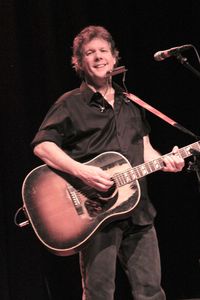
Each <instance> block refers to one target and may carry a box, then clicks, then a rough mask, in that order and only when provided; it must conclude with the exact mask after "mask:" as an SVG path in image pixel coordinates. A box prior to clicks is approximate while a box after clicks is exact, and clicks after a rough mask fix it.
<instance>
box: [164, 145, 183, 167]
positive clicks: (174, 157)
mask: <svg viewBox="0 0 200 300" xmlns="http://www.w3.org/2000/svg"><path fill="white" fill-rule="evenodd" d="M163 162H164V164H165V166H164V167H163V171H165V172H180V171H181V170H182V169H183V167H184V165H185V162H184V160H183V158H182V157H181V155H180V154H179V148H178V147H177V146H174V148H173V149H172V152H171V153H170V154H168V155H165V156H164V159H163Z"/></svg>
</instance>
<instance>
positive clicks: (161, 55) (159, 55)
mask: <svg viewBox="0 0 200 300" xmlns="http://www.w3.org/2000/svg"><path fill="white" fill-rule="evenodd" d="M191 48H193V46H192V45H190V44H188V45H183V46H178V47H173V48H170V49H168V50H162V51H158V52H156V53H155V54H154V59H155V60H156V61H162V60H164V59H165V58H168V57H171V56H177V55H179V54H180V53H181V52H183V51H186V50H189V49H191Z"/></svg>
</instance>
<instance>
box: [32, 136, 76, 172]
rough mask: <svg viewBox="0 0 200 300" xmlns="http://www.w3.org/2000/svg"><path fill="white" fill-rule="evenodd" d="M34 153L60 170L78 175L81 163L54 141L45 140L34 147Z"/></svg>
mask: <svg viewBox="0 0 200 300" xmlns="http://www.w3.org/2000/svg"><path fill="white" fill-rule="evenodd" d="M34 154H35V155H36V156H38V157H39V158H40V159H41V160H43V161H44V162H45V163H46V164H47V165H49V166H50V167H53V168H55V169H58V170H60V171H63V172H66V173H70V174H72V175H74V176H76V175H77V172H76V170H78V168H79V167H80V165H81V164H80V163H79V162H77V161H75V160H74V159H72V158H71V157H70V156H69V155H67V154H66V153H65V152H64V151H63V150H62V149H61V148H59V147H58V146H57V145H56V144H55V143H53V142H43V143H41V144H38V145H37V146H35V148H34Z"/></svg>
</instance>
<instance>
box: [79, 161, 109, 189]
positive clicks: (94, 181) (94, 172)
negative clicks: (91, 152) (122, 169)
mask: <svg viewBox="0 0 200 300" xmlns="http://www.w3.org/2000/svg"><path fill="white" fill-rule="evenodd" d="M81 177H82V178H81V179H82V180H83V181H84V183H86V184H87V185H89V186H91V187H93V188H94V189H96V190H98V191H103V192H105V191H107V190H108V189H109V188H110V187H111V186H112V185H113V183H114V182H113V180H111V176H110V175H109V174H108V173H107V172H106V171H103V170H102V169H101V168H99V167H94V166H84V172H82V176H81Z"/></svg>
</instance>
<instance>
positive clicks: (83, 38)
mask: <svg viewBox="0 0 200 300" xmlns="http://www.w3.org/2000/svg"><path fill="white" fill-rule="evenodd" d="M94 38H101V39H103V40H106V41H107V42H108V43H109V44H110V46H111V52H112V54H113V56H114V57H115V58H116V64H117V62H118V59H119V51H118V50H117V48H116V47H115V42H114V40H113V38H112V36H111V34H110V33H109V32H108V30H107V29H105V28H104V27H102V26H94V25H91V26H88V27H85V28H84V29H82V30H81V32H80V33H79V34H78V35H77V36H76V37H75V38H74V40H73V47H72V50H73V55H72V66H73V68H74V69H75V70H76V72H77V73H78V74H79V76H80V77H83V75H84V74H83V72H82V70H81V67H80V66H81V61H82V57H83V53H82V48H83V45H84V44H85V43H88V42H90V41H91V40H92V39H94Z"/></svg>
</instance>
